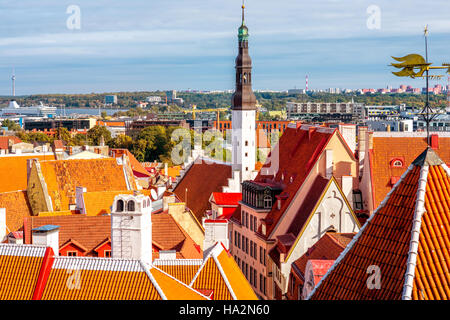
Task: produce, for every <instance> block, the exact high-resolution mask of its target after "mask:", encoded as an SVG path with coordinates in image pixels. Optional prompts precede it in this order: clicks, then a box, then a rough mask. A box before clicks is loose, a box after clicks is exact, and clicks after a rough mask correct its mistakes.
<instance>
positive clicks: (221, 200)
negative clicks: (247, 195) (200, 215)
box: [212, 192, 242, 206]
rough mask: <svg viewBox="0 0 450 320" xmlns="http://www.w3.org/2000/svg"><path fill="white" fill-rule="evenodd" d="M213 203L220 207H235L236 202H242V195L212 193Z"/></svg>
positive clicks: (237, 193)
mask: <svg viewBox="0 0 450 320" xmlns="http://www.w3.org/2000/svg"><path fill="white" fill-rule="evenodd" d="M212 196H213V201H214V202H215V203H216V204H217V205H220V206H237V205H238V202H239V201H241V200H242V193H240V192H236V193H233V192H230V193H225V192H213V194H212Z"/></svg>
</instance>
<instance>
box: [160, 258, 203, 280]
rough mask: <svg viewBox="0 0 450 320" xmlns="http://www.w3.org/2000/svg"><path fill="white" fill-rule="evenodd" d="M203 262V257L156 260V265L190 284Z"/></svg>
mask: <svg viewBox="0 0 450 320" xmlns="http://www.w3.org/2000/svg"><path fill="white" fill-rule="evenodd" d="M202 264H203V260H202V259H176V260H159V259H158V260H155V261H154V265H155V266H156V267H158V268H159V269H161V270H162V271H164V272H166V273H167V274H170V275H171V276H172V277H174V278H177V279H178V280H180V281H181V282H183V283H186V284H190V283H191V281H192V279H194V276H195V274H196V273H197V271H198V269H200V267H201V265H202Z"/></svg>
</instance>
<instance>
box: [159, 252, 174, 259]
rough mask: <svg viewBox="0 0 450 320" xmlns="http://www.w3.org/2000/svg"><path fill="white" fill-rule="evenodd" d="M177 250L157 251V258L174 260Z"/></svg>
mask: <svg viewBox="0 0 450 320" xmlns="http://www.w3.org/2000/svg"><path fill="white" fill-rule="evenodd" d="M176 258H177V252H176V251H175V250H165V251H164V250H161V251H159V260H176Z"/></svg>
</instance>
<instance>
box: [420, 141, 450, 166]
mask: <svg viewBox="0 0 450 320" xmlns="http://www.w3.org/2000/svg"><path fill="white" fill-rule="evenodd" d="M443 163H444V161H442V159H441V158H440V157H439V156H438V155H437V153H436V152H435V151H434V150H433V149H432V148H431V147H430V146H428V147H427V148H426V149H425V151H423V152H422V153H421V154H420V155H419V156H418V157H417V158H416V159H415V160H414V161H413V163H412V164H413V165H416V166H419V167H422V166H425V165H429V166H438V165H441V164H443Z"/></svg>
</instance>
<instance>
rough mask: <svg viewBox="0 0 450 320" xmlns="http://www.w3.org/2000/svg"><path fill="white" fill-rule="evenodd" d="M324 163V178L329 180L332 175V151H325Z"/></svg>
mask: <svg viewBox="0 0 450 320" xmlns="http://www.w3.org/2000/svg"><path fill="white" fill-rule="evenodd" d="M325 161H326V164H325V166H326V173H325V176H326V178H327V179H331V176H332V175H333V150H332V149H329V150H325Z"/></svg>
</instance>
